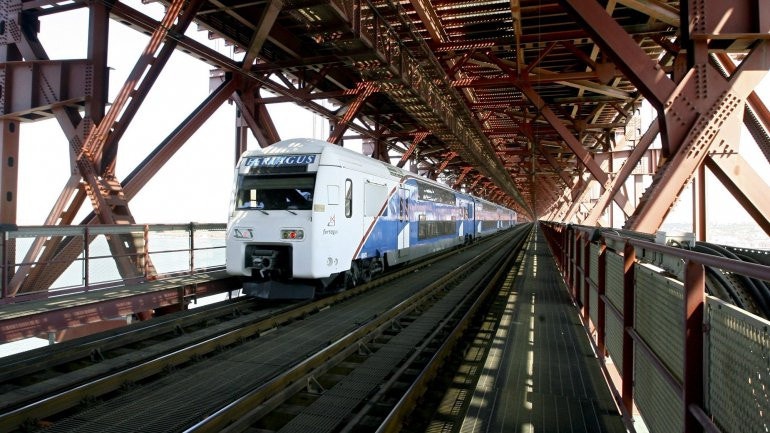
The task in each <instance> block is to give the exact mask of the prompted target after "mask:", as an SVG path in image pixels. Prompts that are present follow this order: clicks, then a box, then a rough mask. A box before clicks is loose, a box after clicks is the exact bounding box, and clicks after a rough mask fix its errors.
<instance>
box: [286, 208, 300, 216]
mask: <svg viewBox="0 0 770 433" xmlns="http://www.w3.org/2000/svg"><path fill="white" fill-rule="evenodd" d="M286 212H289V213H290V214H292V215H296V214H297V212H294V211H293V210H291V209H286Z"/></svg>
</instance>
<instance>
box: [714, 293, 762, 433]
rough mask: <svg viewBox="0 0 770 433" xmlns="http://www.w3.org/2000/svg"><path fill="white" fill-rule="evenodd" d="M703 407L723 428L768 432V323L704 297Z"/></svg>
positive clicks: (724, 429)
mask: <svg viewBox="0 0 770 433" xmlns="http://www.w3.org/2000/svg"><path fill="white" fill-rule="evenodd" d="M705 314H706V324H707V325H708V326H709V327H710V332H708V334H707V337H706V356H707V369H706V376H707V380H706V388H707V391H706V397H705V398H706V411H707V412H708V413H710V414H711V415H712V416H713V417H714V420H715V422H716V423H717V425H718V426H719V428H720V429H722V431H724V432H733V431H735V432H737V431H740V432H767V431H770V419H768V414H770V395H768V393H769V392H770V335H768V325H770V322H769V321H767V320H764V319H761V318H759V317H756V316H754V315H752V314H750V313H747V312H744V311H740V310H739V309H737V308H735V307H734V306H732V305H728V304H725V303H724V302H722V301H720V300H718V299H716V298H712V297H708V299H707V304H706V313H705Z"/></svg>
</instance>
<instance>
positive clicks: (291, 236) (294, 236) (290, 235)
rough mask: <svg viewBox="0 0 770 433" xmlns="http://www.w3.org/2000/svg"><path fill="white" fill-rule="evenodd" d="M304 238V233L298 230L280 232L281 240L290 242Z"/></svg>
mask: <svg viewBox="0 0 770 433" xmlns="http://www.w3.org/2000/svg"><path fill="white" fill-rule="evenodd" d="M304 238H305V232H304V231H303V230H300V229H295V230H281V239H286V240H290V241H296V240H302V239H304Z"/></svg>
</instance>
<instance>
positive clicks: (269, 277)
mask: <svg viewBox="0 0 770 433" xmlns="http://www.w3.org/2000/svg"><path fill="white" fill-rule="evenodd" d="M305 144H307V143H305ZM319 161H320V150H318V149H316V148H315V147H314V146H307V145H303V142H302V141H297V142H296V143H295V145H294V146H272V147H269V148H266V149H264V150H256V151H248V152H246V153H244V154H243V156H242V157H241V159H240V161H239V163H238V166H237V168H236V176H235V187H234V194H233V198H232V203H231V212H230V218H229V220H228V226H227V247H226V260H225V261H226V267H227V272H228V273H229V274H231V275H238V276H242V277H246V278H244V284H243V290H244V292H245V294H247V295H251V296H257V297H262V298H283V299H306V298H312V297H313V296H314V292H315V289H316V285H317V284H318V281H319V277H322V276H319V275H314V274H313V271H312V269H311V263H312V248H311V247H310V234H311V232H312V220H313V218H312V213H313V196H314V193H315V183H316V174H317V172H318V166H319Z"/></svg>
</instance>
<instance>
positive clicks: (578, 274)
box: [572, 232, 583, 306]
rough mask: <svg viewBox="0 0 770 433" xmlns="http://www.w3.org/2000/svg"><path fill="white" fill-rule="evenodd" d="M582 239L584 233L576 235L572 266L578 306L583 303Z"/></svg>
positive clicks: (573, 291) (574, 292)
mask: <svg viewBox="0 0 770 433" xmlns="http://www.w3.org/2000/svg"><path fill="white" fill-rule="evenodd" d="M582 239H583V233H582V232H580V233H578V234H577V235H575V244H574V252H575V260H574V261H573V262H572V266H574V270H573V272H572V297H573V298H574V299H575V303H576V304H577V305H578V306H580V304H582V303H583V301H582V299H581V297H580V291H581V290H582V287H581V283H582V282H583V275H582V269H581V263H580V261H581V260H582V258H583V255H582V254H581V253H582V252H583V249H582V248H580V242H581V240H582Z"/></svg>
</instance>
